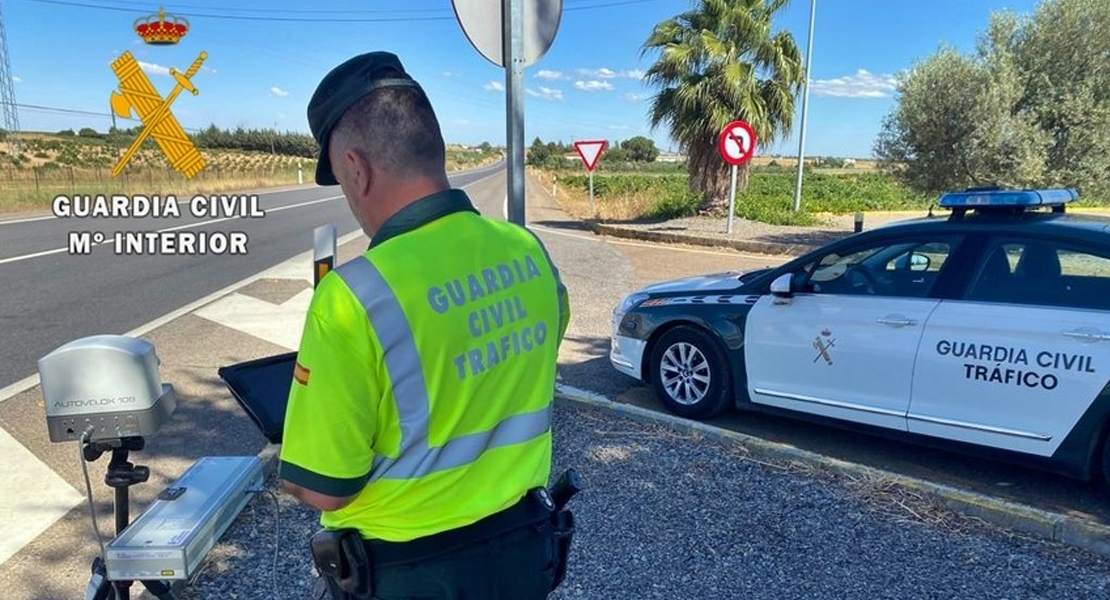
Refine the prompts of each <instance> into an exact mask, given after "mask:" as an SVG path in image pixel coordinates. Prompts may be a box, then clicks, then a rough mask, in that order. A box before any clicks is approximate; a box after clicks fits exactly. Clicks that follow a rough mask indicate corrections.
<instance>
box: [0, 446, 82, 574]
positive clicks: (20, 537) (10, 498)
mask: <svg viewBox="0 0 1110 600" xmlns="http://www.w3.org/2000/svg"><path fill="white" fill-rule="evenodd" d="M67 446H68V444H67ZM71 447H72V448H73V458H77V449H76V447H75V446H71ZM0 456H3V457H4V472H5V477H4V482H3V484H0V486H2V487H3V488H7V489H4V490H3V493H0V565H2V564H4V563H5V562H6V561H7V560H8V559H9V558H11V557H12V555H14V554H15V553H16V552H19V551H20V550H21V549H22V548H23V547H24V546H26V545H27V544H29V543H31V541H32V540H34V539H35V538H37V537H38V536H39V535H41V534H42V533H43V532H44V531H46V530H47V529H49V528H50V526H51V525H53V524H54V523H55V522H56V521H57V520H58V519H60V518H62V517H63V516H65V515H66V513H68V512H69V511H70V510H72V509H73V507H74V506H77V505H78V504H80V503H81V502H83V501H84V500H85V496H84V495H83V494H81V493H80V492H78V491H77V490H76V489H75V488H74V487H73V486H71V485H70V484H68V483H66V481H65V480H64V479H62V478H61V477H60V476H58V474H57V473H55V472H54V471H53V470H52V469H51V468H50V467H49V466H47V465H46V463H44V462H42V461H40V460H39V459H38V457H36V456H35V455H34V454H33V453H32V452H31V451H30V450H28V449H27V448H24V447H23V444H20V443H19V440H17V439H15V438H14V437H12V436H11V434H9V433H8V432H7V431H5V430H3V429H0Z"/></svg>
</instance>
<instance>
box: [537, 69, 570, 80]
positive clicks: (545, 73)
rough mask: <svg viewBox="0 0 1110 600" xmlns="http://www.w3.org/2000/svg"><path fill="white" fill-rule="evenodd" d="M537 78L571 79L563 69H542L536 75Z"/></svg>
mask: <svg viewBox="0 0 1110 600" xmlns="http://www.w3.org/2000/svg"><path fill="white" fill-rule="evenodd" d="M535 77H536V79H543V80H544V81H558V80H560V79H570V77H567V76H566V74H565V73H563V72H562V71H552V70H550V69H541V70H540V71H539V72H538V73H536V75H535Z"/></svg>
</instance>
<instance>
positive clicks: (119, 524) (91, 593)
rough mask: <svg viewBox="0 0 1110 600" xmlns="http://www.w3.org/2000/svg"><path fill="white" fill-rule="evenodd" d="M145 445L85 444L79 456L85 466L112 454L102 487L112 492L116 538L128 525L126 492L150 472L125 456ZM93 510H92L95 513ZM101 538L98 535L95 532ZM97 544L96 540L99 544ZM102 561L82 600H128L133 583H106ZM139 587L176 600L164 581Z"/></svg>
mask: <svg viewBox="0 0 1110 600" xmlns="http://www.w3.org/2000/svg"><path fill="white" fill-rule="evenodd" d="M145 445H146V441H145V440H144V439H143V438H142V437H139V436H134V437H125V438H116V439H110V440H99V441H95V442H86V443H85V444H84V445H83V446H82V447H81V453H82V455H83V458H84V460H85V461H86V462H93V461H95V460H97V459H98V458H100V457H101V456H102V455H103V454H104V453H105V452H108V451H111V452H112V459H111V460H110V461H109V462H108V472H107V473H106V474H105V475H104V483H105V484H107V485H108V487H110V488H112V489H114V490H115V509H114V510H115V521H116V535H117V536H118V535H119V534H121V533H123V530H124V529H126V528H127V525H128V524H129V523H130V522H131V498H130V495H129V488H130V487H131V486H133V485H136V484H139V483H143V482H144V481H146V480H147V479H149V478H150V469H149V468H147V467H143V466H140V465H135V464H132V463H131V462H129V461H128V453H130V452H131V451H132V450H134V451H136V452H138V451H140V450H142V449H143V447H144V446H145ZM94 510H95V509H94ZM97 536H98V537H99V536H100V532H99V531H98V532H97ZM98 542H99V540H98ZM104 559H105V557H104V556H103V554H102V555H100V556H97V557H96V558H95V559H94V560H93V564H92V577H91V578H90V579H89V585H88V587H87V588H86V589H85V600H130V599H131V584H133V583H134V582H133V581H108V567H107V565H106V564H105V563H104ZM140 583H142V584H143V586H144V587H145V588H146V589H147V590H148V591H149V592H150V593H151V594H154V596H155V597H156V598H158V599H159V600H177V595H176V594H175V593H174V592H173V589H172V588H171V587H170V585H169V584H168V583H166V582H164V581H141V582H140Z"/></svg>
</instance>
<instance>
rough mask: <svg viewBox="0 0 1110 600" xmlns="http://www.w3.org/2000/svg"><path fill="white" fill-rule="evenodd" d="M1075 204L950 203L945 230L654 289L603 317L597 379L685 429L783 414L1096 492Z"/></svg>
mask: <svg viewBox="0 0 1110 600" xmlns="http://www.w3.org/2000/svg"><path fill="white" fill-rule="evenodd" d="M1076 199H1077V195H1076V193H1075V191H1074V190H1001V189H972V190H967V191H965V192H955V193H948V194H945V195H943V196H941V198H940V202H939V204H940V206H941V207H943V208H948V209H951V214H950V215H948V216H938V217H930V218H923V219H916V220H911V221H905V222H900V223H896V224H892V225H888V226H885V227H881V228H878V229H875V230H872V231H867V232H864V233H859V234H856V235H852V236H849V237H846V238H845V239H842V240H840V241H837V242H834V243H831V244H829V245H827V246H825V247H823V248H820V249H818V250H815V251H813V252H810V253H809V254H806V255H804V256H802V257H800V258H797V259H795V260H793V261H790V262H788V263H786V264H784V265H782V266H780V267H777V268H773V269H762V270H757V271H751V272H743V273H742V272H730V273H721V274H716V275H706V276H700V277H693V278H689V279H683V280H679V281H670V282H665V283H660V284H657V285H652V286H650V287H647V288H644V289H642V290H640V291H638V292H636V293H634V294H631V295H629V296H627V297H626V298H624V300H623V301H622V302H621V303H620V305H619V306H618V307H616V308H615V309H614V312H613V337H612V346H611V351H610V361H611V362H612V364H613V366H614V367H615V368H616V369H617V370H619V371H620V372H622V373H625V374H627V375H630V376H632V377H634V378H636V379H640V380H642V381H644V382H649V383H650V384H651V385H652V386H653V387H654V389H655V392H656V394H657V395H658V397H659V398H660V400H661V401H662V402H663V404H664V405H665V406H666V407H667V409H669V410H670V411H672V412H674V413H676V414H678V415H681V416H684V417H691V418H707V417H710V416H713V415H716V414H718V413H720V412H722V411H724V410H726V409H728V408H730V407H733V406H735V407H739V408H740V409H745V410H757V411H763V412H786V413H789V414H791V415H794V416H799V415H801V416H806V417H811V418H812V417H816V418H820V419H832V420H834V422H839V423H841V424H844V423H845V422H847V423H851V424H862V425H866V426H871V427H874V428H879V430H885V431H888V432H892V433H895V434H898V435H904V436H906V437H909V438H910V439H911V440H915V441H925V442H946V443H945V444H943V445H948V444H947V442H950V443H951V445H954V446H956V447H957V449H963V450H975V451H980V453H986V454H989V455H992V456H996V457H1000V458H1008V459H1014V458H1018V459H1020V462H1021V463H1022V464H1032V465H1034V466H1040V467H1042V468H1047V469H1050V470H1054V471H1057V472H1061V473H1064V474H1067V475H1070V476H1074V477H1079V478H1083V479H1087V478H1090V477H1091V476H1093V475H1101V476H1102V477H1104V478H1106V479H1110V443H1108V437H1110V436H1108V430H1110V385H1108V381H1110V219H1106V218H1099V217H1094V216H1083V215H1076V214H1069V213H1067V212H1066V211H1065V208H1066V206H1067V204H1068V203H1069V202H1071V201H1073V200H1076ZM983 451H985V452H983Z"/></svg>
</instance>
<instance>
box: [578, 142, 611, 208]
mask: <svg viewBox="0 0 1110 600" xmlns="http://www.w3.org/2000/svg"><path fill="white" fill-rule="evenodd" d="M607 144H608V142H606V141H605V140H582V141H580V142H574V149H575V150H577V151H578V156H581V157H582V164H584V165H586V170H587V171H589V172H590V212H592V213H593V214H594V217H597V205H596V204H594V169H595V168H597V159H599V158H601V153H602V152H605V146H606V145H607Z"/></svg>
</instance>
